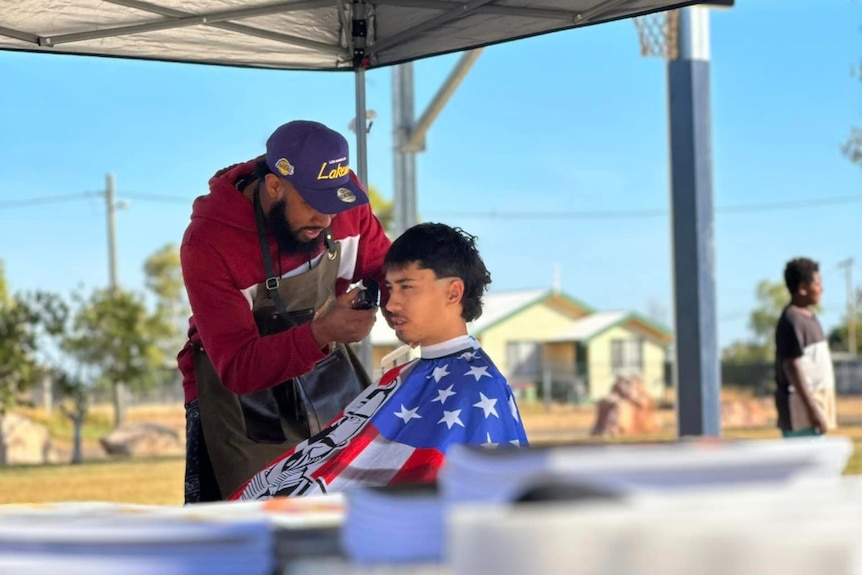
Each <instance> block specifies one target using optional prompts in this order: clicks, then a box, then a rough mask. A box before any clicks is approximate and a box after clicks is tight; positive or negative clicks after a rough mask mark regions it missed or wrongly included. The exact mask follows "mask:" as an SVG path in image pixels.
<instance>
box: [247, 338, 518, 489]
mask: <svg viewBox="0 0 862 575" xmlns="http://www.w3.org/2000/svg"><path fill="white" fill-rule="evenodd" d="M457 443H467V444H477V445H487V446H489V447H497V446H513V445H514V446H525V445H527V435H526V433H525V432H524V425H523V424H522V422H521V416H520V413H519V412H518V407H517V405H516V404H515V398H514V396H513V395H512V390H511V389H510V387H509V384H508V383H507V382H506V379H505V378H504V377H503V376H502V375H501V374H500V372H499V371H497V368H496V367H495V366H494V364H493V363H492V362H491V360H490V359H489V358H488V356H487V355H485V353H484V352H483V351H482V349H481V348H480V347H479V343H478V342H477V341H476V340H475V339H473V338H472V337H469V336H462V337H458V338H455V339H453V340H450V341H448V342H444V343H441V344H438V345H434V346H428V347H425V348H423V349H422V357H421V358H420V359H416V360H413V361H411V362H410V363H407V364H404V365H402V366H399V367H396V368H395V369H392V370H390V371H388V372H387V373H386V374H385V375H384V376H383V377H382V378H381V379H380V381H379V383H378V384H377V385H372V386H371V387H369V388H368V389H366V390H365V391H363V392H362V393H361V394H360V395H359V396H358V397H357V398H356V399H355V400H353V402H352V403H351V404H350V405H348V406H347V407H346V408H345V410H344V411H343V412H342V414H341V415H340V416H338V417H336V418H335V419H333V420H332V422H331V423H330V424H329V426H328V427H327V428H326V429H324V430H322V431H321V432H320V433H318V434H317V435H315V436H314V437H312V438H310V439H308V440H306V441H303V442H302V443H300V444H299V445H297V446H296V447H295V448H293V449H291V450H290V451H288V452H287V453H285V454H284V456H282V457H280V458H278V459H277V460H276V461H275V462H273V463H272V464H270V465H269V467H267V468H266V469H264V470H263V471H261V472H260V473H258V474H256V475H255V476H254V477H252V478H251V479H250V480H249V481H248V482H247V483H246V484H245V485H244V486H243V487H241V488H240V489H239V490H238V491H237V492H236V493H235V494H234V495H233V496H232V497H231V500H251V499H267V498H269V497H274V496H282V497H284V496H293V497H299V496H304V495H316V494H322V493H333V492H337V491H341V490H343V489H345V488H346V487H349V486H351V485H357V484H360V485H389V484H394V483H400V482H422V481H433V480H434V479H435V478H436V477H437V473H438V471H439V470H440V468H441V466H442V465H443V461H444V459H445V454H446V450H447V449H448V448H449V446H450V445H452V444H457Z"/></svg>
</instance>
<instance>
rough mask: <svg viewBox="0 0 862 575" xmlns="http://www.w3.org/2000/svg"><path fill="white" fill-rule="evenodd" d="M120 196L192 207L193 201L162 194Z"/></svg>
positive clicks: (123, 194) (122, 194)
mask: <svg viewBox="0 0 862 575" xmlns="http://www.w3.org/2000/svg"><path fill="white" fill-rule="evenodd" d="M120 195H121V196H122V197H124V198H129V199H130V200H142V201H145V202H163V203H169V204H184V205H191V202H192V199H190V198H184V197H178V196H166V195H162V194H134V193H132V194H125V193H120Z"/></svg>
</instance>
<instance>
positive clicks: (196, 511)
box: [174, 493, 345, 566]
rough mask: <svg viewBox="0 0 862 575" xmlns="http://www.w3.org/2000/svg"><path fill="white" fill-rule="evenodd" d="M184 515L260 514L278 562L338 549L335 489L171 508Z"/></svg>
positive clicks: (341, 505) (339, 512)
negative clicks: (326, 492) (270, 534)
mask: <svg viewBox="0 0 862 575" xmlns="http://www.w3.org/2000/svg"><path fill="white" fill-rule="evenodd" d="M174 513H177V514H181V515H184V516H195V517H206V518H209V519H212V520H239V519H250V518H263V519H264V520H265V521H267V523H268V524H269V525H270V527H271V529H272V532H273V536H274V545H275V547H274V550H275V559H276V562H277V564H278V565H279V566H283V565H285V564H286V563H287V562H288V561H290V560H292V559H294V558H297V557H328V556H332V555H338V554H340V553H341V543H340V527H341V524H342V523H343V521H344V513H345V502H344V496H343V495H341V494H339V493H336V494H332V495H320V496H314V497H302V498H293V499H292V498H286V497H278V498H274V499H270V500H267V501H248V502H231V503H225V502H221V503H204V504H199V505H193V506H189V507H182V508H175V510H174Z"/></svg>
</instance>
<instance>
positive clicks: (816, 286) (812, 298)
mask: <svg viewBox="0 0 862 575" xmlns="http://www.w3.org/2000/svg"><path fill="white" fill-rule="evenodd" d="M799 292H800V293H801V294H802V295H804V296H805V301H806V303H807V304H808V305H817V304H819V303H820V298H821V297H822V296H823V284H822V283H821V282H820V272H814V275H813V276H812V278H811V283H802V284H800V285H799Z"/></svg>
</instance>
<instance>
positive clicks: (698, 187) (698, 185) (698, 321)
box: [667, 6, 721, 437]
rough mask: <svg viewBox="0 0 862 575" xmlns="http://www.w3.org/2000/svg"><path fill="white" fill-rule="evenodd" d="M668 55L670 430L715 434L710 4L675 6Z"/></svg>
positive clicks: (717, 372) (717, 379)
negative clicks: (673, 394) (671, 55)
mask: <svg viewBox="0 0 862 575" xmlns="http://www.w3.org/2000/svg"><path fill="white" fill-rule="evenodd" d="M677 41H678V45H677V57H676V59H672V60H668V68H667V71H668V74H667V78H668V116H669V124H670V126H669V127H670V161H671V204H672V206H673V209H672V216H671V217H672V230H673V232H672V234H673V285H674V311H675V313H674V317H675V351H676V361H675V362H674V380H675V384H676V389H677V401H676V408H677V431H678V434H679V436H680V437H683V436H686V435H710V436H716V437H717V436H719V435H720V434H721V366H720V361H719V358H720V355H719V349H718V326H717V319H716V315H717V314H716V296H715V293H716V289H715V218H714V213H713V206H714V204H713V193H712V182H713V177H712V133H711V132H712V131H711V114H710V53H709V8H707V7H706V6H690V7H688V8H682V9H681V10H680V12H679V21H678V33H677Z"/></svg>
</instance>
